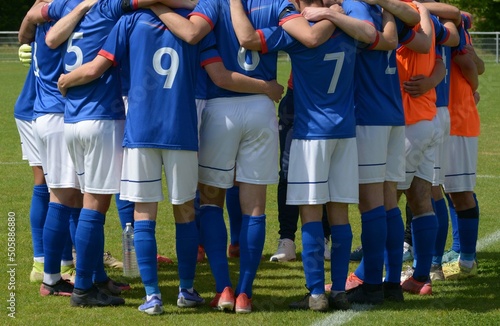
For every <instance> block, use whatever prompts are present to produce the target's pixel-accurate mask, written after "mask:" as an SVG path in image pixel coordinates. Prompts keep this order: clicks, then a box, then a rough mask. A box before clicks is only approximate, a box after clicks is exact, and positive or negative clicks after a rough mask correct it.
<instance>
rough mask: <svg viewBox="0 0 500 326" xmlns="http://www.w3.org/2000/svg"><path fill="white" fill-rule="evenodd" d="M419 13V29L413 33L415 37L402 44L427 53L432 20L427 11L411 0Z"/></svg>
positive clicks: (430, 40) (429, 45)
mask: <svg viewBox="0 0 500 326" xmlns="http://www.w3.org/2000/svg"><path fill="white" fill-rule="evenodd" d="M413 3H414V4H415V5H416V6H417V8H418V11H419V13H420V29H419V30H418V31H417V32H416V33H415V37H414V38H413V39H412V40H411V41H410V42H409V43H406V44H405V45H404V46H405V47H407V48H408V49H410V50H412V51H415V52H417V53H429V51H430V49H431V45H432V38H433V37H434V30H433V28H432V20H431V16H430V14H429V11H428V10H427V9H426V8H425V7H424V6H423V5H422V4H420V3H419V2H415V1H414V2H413Z"/></svg>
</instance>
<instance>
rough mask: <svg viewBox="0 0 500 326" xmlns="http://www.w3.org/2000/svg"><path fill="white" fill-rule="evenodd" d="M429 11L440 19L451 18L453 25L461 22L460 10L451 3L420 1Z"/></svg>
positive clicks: (431, 0) (429, 0)
mask: <svg viewBox="0 0 500 326" xmlns="http://www.w3.org/2000/svg"><path fill="white" fill-rule="evenodd" d="M421 2H422V4H423V5H424V6H425V8H427V10H429V12H430V13H431V14H433V15H435V16H438V17H439V18H441V19H446V20H451V21H452V22H453V24H455V26H459V25H460V24H461V23H462V16H461V14H460V10H459V9H458V8H457V7H455V6H452V5H449V4H447V3H443V2H435V1H434V0H425V1H421Z"/></svg>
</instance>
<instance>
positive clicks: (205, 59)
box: [200, 32, 222, 67]
mask: <svg viewBox="0 0 500 326" xmlns="http://www.w3.org/2000/svg"><path fill="white" fill-rule="evenodd" d="M221 61H222V58H221V56H220V54H219V51H218V50H217V46H216V43H215V35H214V33H213V32H210V33H208V34H207V35H206V36H205V37H204V38H203V39H202V40H201V42H200V64H201V66H202V67H204V66H206V65H208V64H210V63H214V62H221Z"/></svg>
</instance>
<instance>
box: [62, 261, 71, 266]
mask: <svg viewBox="0 0 500 326" xmlns="http://www.w3.org/2000/svg"><path fill="white" fill-rule="evenodd" d="M71 265H73V261H72V260H61V266H71Z"/></svg>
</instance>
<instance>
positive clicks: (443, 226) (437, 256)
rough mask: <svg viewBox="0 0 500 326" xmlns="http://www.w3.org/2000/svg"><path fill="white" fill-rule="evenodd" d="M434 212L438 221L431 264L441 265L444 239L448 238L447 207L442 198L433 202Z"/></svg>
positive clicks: (444, 244)
mask: <svg viewBox="0 0 500 326" xmlns="http://www.w3.org/2000/svg"><path fill="white" fill-rule="evenodd" d="M434 211H435V212H436V217H437V221H438V230H437V234H436V243H435V245H434V252H433V257H432V263H433V264H435V265H441V262H442V259H443V254H444V249H445V246H446V237H447V236H448V224H449V223H448V206H446V201H445V199H444V198H442V199H440V200H438V201H435V202H434Z"/></svg>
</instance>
